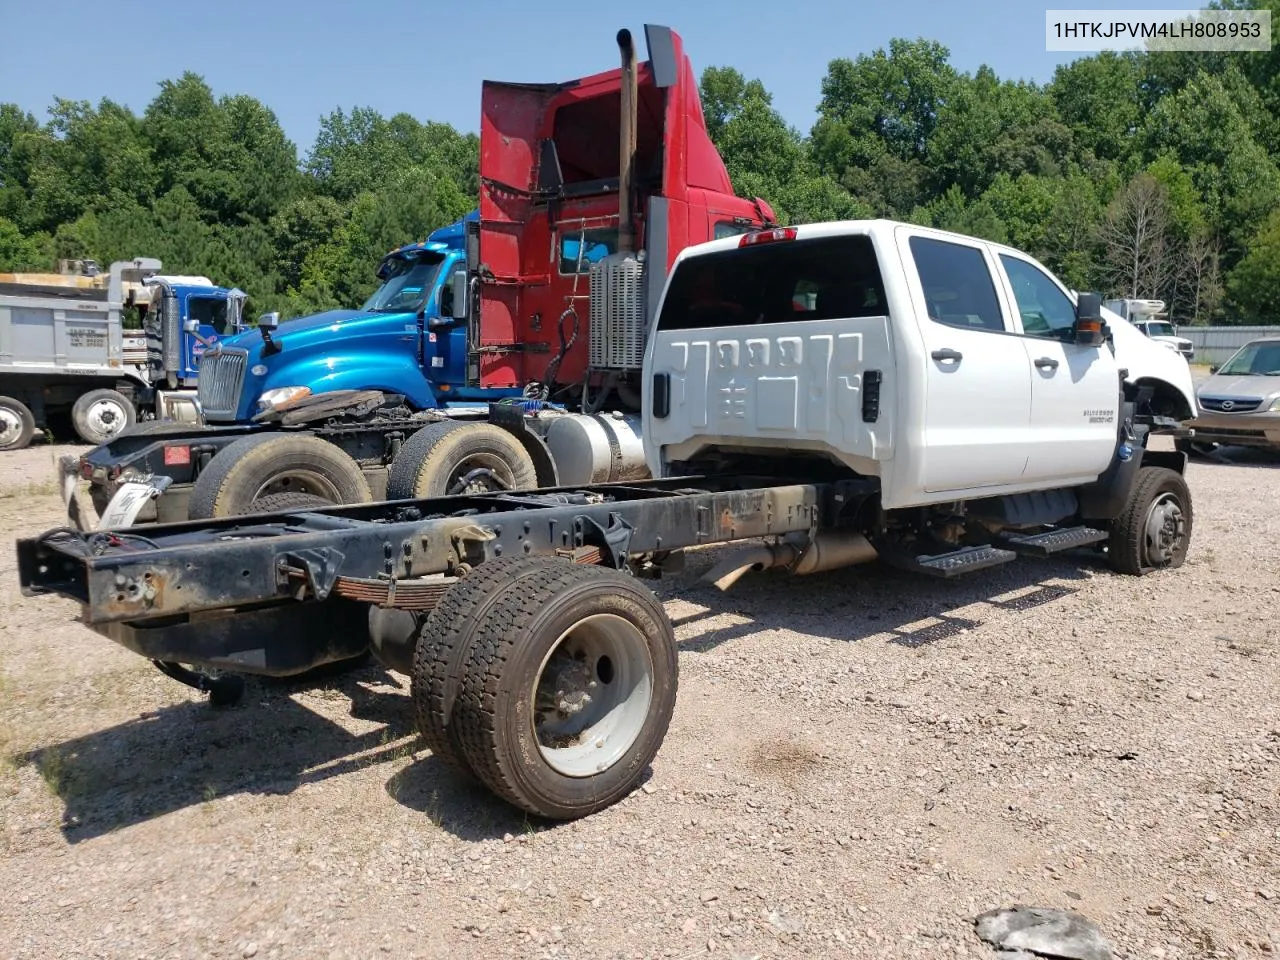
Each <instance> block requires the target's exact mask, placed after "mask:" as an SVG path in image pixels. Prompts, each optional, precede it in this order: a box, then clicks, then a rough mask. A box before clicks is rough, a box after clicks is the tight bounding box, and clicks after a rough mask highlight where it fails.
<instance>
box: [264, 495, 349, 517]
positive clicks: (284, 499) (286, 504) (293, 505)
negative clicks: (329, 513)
mask: <svg viewBox="0 0 1280 960" xmlns="http://www.w3.org/2000/svg"><path fill="white" fill-rule="evenodd" d="M331 506H333V504H331V503H330V502H329V501H328V500H326V499H325V498H324V497H317V496H316V495H315V494H314V493H298V492H295V491H290V492H288V493H269V494H267V495H266V496H265V497H259V498H258V499H257V500H255V501H253V503H251V504H249V512H250V513H283V512H284V511H286V510H310V509H311V508H313V507H331Z"/></svg>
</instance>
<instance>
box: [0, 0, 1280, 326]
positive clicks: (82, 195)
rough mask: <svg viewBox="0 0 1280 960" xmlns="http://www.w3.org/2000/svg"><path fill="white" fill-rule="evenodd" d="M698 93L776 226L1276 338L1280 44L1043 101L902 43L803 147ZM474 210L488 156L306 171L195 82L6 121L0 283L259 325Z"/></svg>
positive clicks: (325, 153) (249, 101)
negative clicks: (197, 278) (235, 289)
mask: <svg viewBox="0 0 1280 960" xmlns="http://www.w3.org/2000/svg"><path fill="white" fill-rule="evenodd" d="M1265 3H1266V4H1267V5H1268V6H1269V7H1271V8H1272V9H1273V15H1275V16H1276V17H1277V18H1278V19H1280V0H1265ZM700 89H701V94H702V102H703V108H704V113H705V116H706V121H707V125H708V128H709V130H710V132H711V135H712V138H713V139H714V140H715V142H716V144H717V146H718V147H719V149H720V152H721V154H722V156H723V157H724V159H725V163H726V165H727V166H728V168H729V173H730V176H731V177H732V179H733V183H734V187H735V189H736V190H737V191H738V192H740V193H741V194H743V195H744V196H761V197H764V198H766V199H767V200H769V201H770V202H771V203H772V204H773V206H774V208H775V210H776V211H777V212H778V214H779V218H780V219H782V220H783V221H784V222H787V223H801V222H812V221H820V220H832V219H845V218H858V217H888V218H892V219H899V220H906V221H909V222H913V223H918V224H923V225H928V226H935V227H940V228H943V229H949V230H958V231H961V232H963V233H969V234H973V235H977V236H981V237H985V238H988V239H991V240H996V241H1001V242H1006V243H1009V244H1012V245H1013V246H1016V247H1019V248H1021V249H1024V250H1026V251H1028V252H1029V253H1031V254H1033V255H1034V256H1036V257H1037V258H1039V259H1040V260H1042V261H1043V262H1044V263H1046V264H1047V265H1048V266H1049V267H1050V268H1051V269H1053V270H1054V271H1055V272H1057V273H1058V275H1059V276H1061V277H1062V278H1063V280H1064V281H1065V282H1067V283H1068V284H1070V285H1071V286H1073V287H1076V288H1077V289H1092V290H1100V291H1103V292H1104V293H1105V294H1107V295H1110V296H1125V297H1142V298H1157V299H1162V300H1165V301H1166V302H1167V303H1168V304H1170V308H1171V313H1172V316H1173V318H1174V319H1175V320H1177V321H1179V322H1183V323H1277V322H1280V167H1278V166H1277V162H1276V157H1277V156H1280V47H1277V49H1276V50H1273V51H1272V52H1269V53H1249V54H1218V53H1213V54H1210V53H1200V54H1189V53H1125V54H1112V53H1104V54H1099V55H1096V56H1092V57H1084V58H1081V59H1079V60H1076V61H1074V62H1072V63H1070V64H1068V65H1065V66H1062V67H1060V68H1059V69H1058V70H1057V71H1056V73H1055V75H1054V77H1053V79H1052V80H1051V81H1049V82H1048V83H1045V84H1034V83H1027V82H1022V81H1011V80H1001V79H1000V78H999V77H998V76H997V75H996V74H995V72H994V71H993V70H991V69H990V68H988V67H985V66H984V67H981V68H980V69H978V70H977V71H976V72H974V73H972V74H970V73H961V72H959V71H957V70H956V69H955V68H954V67H953V66H952V65H951V63H950V55H949V52H948V50H947V48H946V47H944V46H942V45H941V44H939V43H936V42H932V41H928V40H922V39H916V40H907V39H895V40H893V41H891V42H890V44H889V47H888V49H887V50H885V49H881V50H876V51H875V52H874V53H871V54H865V55H860V56H858V57H857V58H853V59H849V58H842V59H837V60H833V61H832V62H831V63H830V64H829V65H828V69H827V73H826V76H825V77H824V78H823V80H822V84H821V91H820V100H819V103H818V118H817V121H816V122H815V123H814V125H813V127H812V129H811V130H809V131H808V133H803V132H801V131H798V130H796V129H794V128H792V127H790V126H788V125H787V123H786V122H785V121H784V120H783V118H782V117H781V116H780V114H779V113H778V112H777V110H776V109H775V108H774V107H773V103H772V98H771V96H770V94H769V92H768V91H767V90H766V89H765V87H764V85H763V84H762V83H761V82H760V81H759V80H757V79H750V78H747V77H745V76H744V75H743V74H742V73H741V72H739V71H738V70H737V69H735V68H732V67H710V68H708V69H706V70H705V71H704V72H703V74H702V77H701V84H700ZM478 187H479V178H478V141H477V138H476V136H475V135H474V134H464V133H460V132H459V131H457V130H456V129H454V128H453V127H452V126H450V125H448V124H443V123H435V122H432V121H425V122H423V121H419V120H417V119H415V118H413V117H411V116H409V115H408V114H404V113H401V114H397V115H395V116H392V117H389V118H388V117H384V116H382V115H381V114H379V113H378V112H377V111H375V110H372V109H369V108H357V109H354V110H352V111H350V112H349V113H348V112H344V111H343V110H335V111H334V112H333V113H331V114H330V115H329V116H327V117H325V118H323V120H322V121H321V124H320V130H319V133H318V135H317V137H316V141H315V143H314V144H312V146H311V148H310V150H309V151H308V152H307V153H306V155H305V156H303V157H301V158H300V157H299V155H298V151H297V148H296V146H295V145H294V144H293V143H291V142H290V141H289V139H288V138H287V137H286V136H285V134H284V132H283V130H282V129H281V127H280V125H279V123H278V121H277V119H276V117H275V115H274V113H273V112H272V111H271V110H270V109H269V108H268V107H266V106H265V105H264V104H262V103H261V102H259V101H258V100H256V99H254V98H253V97H250V96H246V95H235V96H223V97H215V96H214V94H213V92H212V90H211V89H210V88H209V87H208V85H207V84H206V83H205V82H204V81H203V80H202V79H201V78H200V77H199V76H197V75H195V74H193V73H186V74H184V75H183V76H182V77H180V78H179V79H177V80H171V81H165V82H163V83H162V84H160V91H159V93H158V94H157V96H156V97H155V99H154V100H152V102H151V103H150V104H149V105H148V106H147V107H146V109H145V110H144V111H143V113H142V114H141V116H139V115H136V114H135V113H134V112H132V111H131V110H130V109H129V108H128V107H126V106H123V105H121V104H117V103H113V102H112V101H110V100H102V101H100V102H99V103H98V104H97V105H96V106H93V105H91V104H90V103H88V102H85V101H68V100H62V99H59V100H56V101H55V102H54V104H53V106H52V108H51V109H50V119H49V120H48V121H47V122H45V123H39V122H37V120H36V119H35V118H34V116H33V115H32V114H31V113H29V112H27V111H24V110H23V109H22V108H21V107H20V106H18V105H16V104H9V103H6V104H0V270H48V269H52V268H53V266H54V264H55V262H56V260H58V259H60V258H92V259H95V260H97V261H98V262H99V263H101V264H104V265H105V264H107V263H110V262H111V261H113V260H118V259H128V258H132V257H135V256H156V257H160V258H161V259H162V260H163V261H164V264H165V269H166V271H169V272H175V273H197V274H204V275H207V276H209V277H211V278H212V279H213V280H214V281H215V282H218V283H222V284H226V285H236V286H239V287H241V288H242V289H244V290H246V291H247V292H248V293H249V295H250V308H249V309H250V310H251V311H252V312H261V311H264V310H280V311H282V312H283V314H284V315H285V316H298V315H301V314H305V313H311V312H315V311H317V310H321V309H327V308H331V307H338V306H346V307H351V306H357V305H359V303H360V302H361V301H362V300H363V299H364V298H365V297H366V296H368V294H369V293H370V292H371V291H372V289H373V288H374V286H375V285H376V280H375V279H374V276H373V270H374V267H375V265H376V263H377V261H378V259H379V258H380V257H381V256H382V255H383V254H385V253H386V252H387V251H388V250H390V249H392V248H394V247H397V246H400V245H401V244H403V243H406V242H409V241H411V240H414V239H422V238H423V237H424V236H425V235H426V234H427V233H428V232H429V231H431V230H433V229H435V228H436V227H439V226H443V225H445V224H447V223H451V222H453V221H454V220H456V219H457V218H458V217H460V216H462V215H463V214H464V213H466V212H467V211H468V210H470V209H472V208H474V206H475V205H476V202H477V196H478ZM251 315H252V313H251Z"/></svg>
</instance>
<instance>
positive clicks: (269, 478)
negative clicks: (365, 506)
mask: <svg viewBox="0 0 1280 960" xmlns="http://www.w3.org/2000/svg"><path fill="white" fill-rule="evenodd" d="M372 499H373V494H372V493H371V492H370V490H369V483H368V481H367V480H365V477H364V473H363V472H362V471H361V469H360V465H359V464H358V463H356V462H355V461H354V460H352V459H351V458H350V457H349V456H347V455H346V454H345V453H344V452H343V451H342V450H341V449H340V448H339V447H338V446H336V445H335V444H332V443H330V442H329V441H327V440H322V439H320V438H319V437H315V436H310V435H308V434H299V433H274V432H273V433H259V434H253V435H250V436H247V437H241V438H240V439H238V440H236V441H234V442H233V443H230V444H228V445H227V446H226V447H224V448H223V449H222V450H220V451H218V453H217V455H216V456H215V457H214V458H213V459H212V460H210V461H209V465H208V466H207V467H205V468H204V470H202V471H201V472H200V476H198V477H197V478H196V482H195V484H194V485H193V486H192V488H191V503H190V506H189V507H188V513H189V514H190V516H191V519H193V520H208V519H213V518H218V517H237V516H243V515H245V514H250V513H270V512H272V510H273V509H274V510H287V509H297V508H299V507H306V506H317V505H319V504H320V503H321V502H323V503H328V504H341V503H368V502H369V501H371V500H372ZM264 503H265V504H266V505H267V506H266V507H265V508H264V507H263V504H264ZM272 504H279V505H278V506H274V507H273V506H272Z"/></svg>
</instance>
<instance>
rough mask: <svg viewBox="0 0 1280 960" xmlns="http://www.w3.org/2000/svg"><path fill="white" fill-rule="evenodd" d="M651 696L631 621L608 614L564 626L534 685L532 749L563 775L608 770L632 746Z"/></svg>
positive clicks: (644, 648) (647, 662) (645, 649)
mask: <svg viewBox="0 0 1280 960" xmlns="http://www.w3.org/2000/svg"><path fill="white" fill-rule="evenodd" d="M652 701H653V658H652V657H651V656H650V655H649V646H648V643H647V642H646V641H645V638H644V635H643V634H642V633H641V632H640V631H639V629H637V627H636V626H635V624H633V623H631V622H630V621H628V620H624V619H623V618H622V617H619V616H616V615H615V614H610V613H598V614H596V615H594V616H590V617H587V618H586V619H584V620H582V621H581V622H579V623H577V624H576V625H574V626H573V627H571V628H570V629H568V630H566V631H565V632H564V633H563V634H562V635H561V636H560V638H559V640H557V641H556V644H555V646H554V647H553V648H552V649H551V650H550V651H548V652H547V656H546V658H545V659H544V660H543V661H542V667H541V669H540V670H539V671H538V675H537V678H536V679H535V681H534V684H533V710H532V715H533V724H534V734H535V736H536V737H537V738H538V751H539V752H540V753H541V754H542V759H544V760H545V761H546V762H547V765H548V766H550V767H551V768H552V769H553V770H555V771H556V772H558V773H562V774H564V775H565V776H566V777H589V776H593V775H594V774H597V773H599V772H601V771H602V770H607V769H608V768H609V767H611V766H613V765H614V764H615V763H617V762H618V760H619V759H621V758H622V756H623V755H624V754H625V753H626V752H627V751H628V750H630V749H631V746H632V744H634V743H635V742H636V738H637V737H639V736H640V732H641V731H642V730H643V729H644V724H645V718H646V717H647V716H648V713H649V705H650V703H652Z"/></svg>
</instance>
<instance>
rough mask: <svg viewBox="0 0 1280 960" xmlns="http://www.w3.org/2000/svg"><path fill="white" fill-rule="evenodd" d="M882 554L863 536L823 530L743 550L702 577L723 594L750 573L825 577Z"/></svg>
mask: <svg viewBox="0 0 1280 960" xmlns="http://www.w3.org/2000/svg"><path fill="white" fill-rule="evenodd" d="M877 556H878V554H877V553H876V548H875V547H873V546H872V545H871V543H870V541H868V540H867V538H866V537H864V536H863V535H862V534H860V533H854V532H852V531H847V530H823V531H822V532H820V533H819V534H818V535H817V536H816V537H813V538H812V539H810V538H809V536H808V535H807V534H803V533H793V534H789V535H788V536H786V537H785V538H783V539H782V540H780V541H778V542H777V543H772V544H770V543H761V544H755V545H753V546H750V547H743V548H741V549H739V550H736V551H734V553H732V554H731V555H730V556H728V557H726V558H725V559H724V560H722V561H720V562H719V563H717V564H716V565H715V566H714V567H712V568H711V569H710V570H708V571H707V572H706V573H704V574H703V575H702V579H703V580H705V581H707V582H708V583H713V584H715V586H716V588H717V589H719V590H728V589H729V588H730V587H731V586H733V585H734V584H735V583H737V582H738V580H740V579H741V578H742V576H743V575H744V574H745V573H746V572H747V571H748V570H768V569H770V568H771V567H786V568H787V569H788V570H790V571H791V572H792V573H796V574H809V573H824V572H826V571H827V570H838V569H840V568H841V567H852V566H855V565H856V564H859V563H869V562H870V561H872V560H874V559H875V558H876V557H877Z"/></svg>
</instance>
